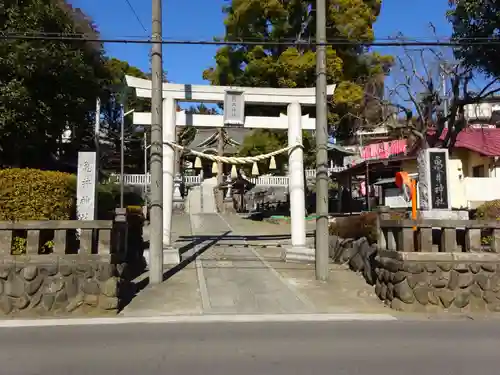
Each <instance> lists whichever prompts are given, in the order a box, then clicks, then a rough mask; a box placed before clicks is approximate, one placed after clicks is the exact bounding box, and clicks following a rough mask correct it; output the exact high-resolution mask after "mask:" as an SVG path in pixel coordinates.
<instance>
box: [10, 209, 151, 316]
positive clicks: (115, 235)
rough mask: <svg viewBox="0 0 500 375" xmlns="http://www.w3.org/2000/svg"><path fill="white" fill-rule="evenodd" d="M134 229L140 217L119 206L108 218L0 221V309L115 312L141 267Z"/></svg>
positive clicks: (21, 312) (45, 312) (28, 312)
mask: <svg viewBox="0 0 500 375" xmlns="http://www.w3.org/2000/svg"><path fill="white" fill-rule="evenodd" d="M134 221H136V223H135V224H134V223H133V222H134ZM134 225H140V226H141V229H140V231H138V230H137V228H133V227H134ZM78 232H80V235H78ZM139 232H140V233H141V234H140V235H141V237H142V222H140V223H139V222H138V221H137V220H135V219H130V218H127V215H126V214H125V213H124V212H117V215H116V217H115V220H114V221H103V220H97V221H78V220H74V221H73V220H72V221H20V222H0V237H1V241H0V314H2V313H3V314H5V315H9V316H32V315H37V316H40V315H41V316H44V315H65V314H70V313H73V314H87V313H90V314H95V313H96V312H97V313H104V312H106V313H114V314H116V313H117V311H118V309H119V307H120V304H121V301H122V299H123V298H126V294H127V293H129V292H130V290H128V287H129V286H130V284H129V281H130V280H131V278H132V277H134V274H135V273H136V272H140V270H141V269H144V265H145V264H144V261H143V258H142V250H143V249H142V243H141V247H140V248H137V244H138V240H137V239H133V238H130V237H131V236H130V234H131V233H135V235H137V234H138V233H139ZM140 241H141V242H142V238H141V240H140ZM14 254H19V255H14ZM141 258H142V259H141Z"/></svg>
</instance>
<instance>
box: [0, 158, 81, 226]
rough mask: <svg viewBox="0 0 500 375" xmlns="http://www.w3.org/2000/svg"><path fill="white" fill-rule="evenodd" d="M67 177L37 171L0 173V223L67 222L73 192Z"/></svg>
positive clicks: (65, 175) (21, 170) (70, 213)
mask: <svg viewBox="0 0 500 375" xmlns="http://www.w3.org/2000/svg"><path fill="white" fill-rule="evenodd" d="M73 180H74V178H72V176H71V175H70V174H68V173H63V172H53V171H41V170H38V169H19V168H12V169H3V170H0V220H3V221H19V220H68V219H70V218H71V216H72V215H73V212H74V201H75V195H74V188H73V186H74V185H73Z"/></svg>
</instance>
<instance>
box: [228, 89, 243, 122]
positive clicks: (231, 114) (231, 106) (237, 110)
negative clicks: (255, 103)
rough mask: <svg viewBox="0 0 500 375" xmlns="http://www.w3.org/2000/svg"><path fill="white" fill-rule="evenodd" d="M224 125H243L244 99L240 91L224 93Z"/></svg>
mask: <svg viewBox="0 0 500 375" xmlns="http://www.w3.org/2000/svg"><path fill="white" fill-rule="evenodd" d="M224 124H225V125H240V126H243V125H244V124H245V98H244V97H243V92H241V91H226V95H225V97H224Z"/></svg>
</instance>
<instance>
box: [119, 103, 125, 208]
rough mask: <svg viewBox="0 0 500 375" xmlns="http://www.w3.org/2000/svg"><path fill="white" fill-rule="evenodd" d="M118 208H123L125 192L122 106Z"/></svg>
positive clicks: (122, 115) (121, 111)
mask: <svg viewBox="0 0 500 375" xmlns="http://www.w3.org/2000/svg"><path fill="white" fill-rule="evenodd" d="M120 113H121V120H120V208H123V207H124V202H123V192H124V190H125V181H124V179H125V112H124V107H123V104H121V105H120Z"/></svg>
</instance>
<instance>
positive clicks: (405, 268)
mask: <svg viewBox="0 0 500 375" xmlns="http://www.w3.org/2000/svg"><path fill="white" fill-rule="evenodd" d="M385 215H387V213H386V212H382V213H381V214H380V215H379V220H378V224H379V226H378V250H377V256H376V257H375V261H374V263H375V264H374V270H375V272H374V273H375V275H374V277H375V279H376V283H375V291H376V294H377V295H378V296H379V298H380V299H382V300H383V301H385V302H386V303H387V304H388V305H390V306H391V307H392V308H394V309H397V310H402V311H416V312H419V311H422V312H435V311H439V310H450V311H461V312H463V311H465V312H484V311H492V312H500V254H499V253H498V252H499V251H500V222H498V221H472V220H416V221H412V220H386V219H385ZM482 242H483V244H482ZM485 243H486V244H485Z"/></svg>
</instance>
